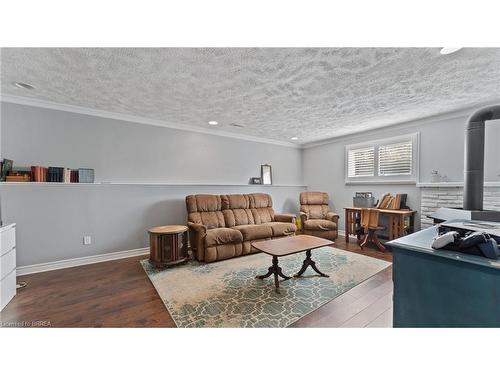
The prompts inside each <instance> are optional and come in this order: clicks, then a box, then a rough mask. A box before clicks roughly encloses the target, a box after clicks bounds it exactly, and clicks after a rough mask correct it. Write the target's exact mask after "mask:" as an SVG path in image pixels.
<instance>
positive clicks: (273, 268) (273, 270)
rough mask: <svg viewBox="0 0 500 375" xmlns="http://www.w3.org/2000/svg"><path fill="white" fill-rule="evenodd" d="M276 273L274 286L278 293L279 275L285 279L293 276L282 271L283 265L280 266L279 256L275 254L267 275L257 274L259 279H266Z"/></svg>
mask: <svg viewBox="0 0 500 375" xmlns="http://www.w3.org/2000/svg"><path fill="white" fill-rule="evenodd" d="M271 275H274V286H275V288H276V293H279V292H280V291H279V287H280V282H279V278H278V277H282V278H283V279H284V280H288V279H291V277H288V276H285V275H284V274H283V272H281V267H280V266H278V257H277V256H273V265H272V266H271V267H269V269H268V271H267V273H266V274H265V275H258V276H255V278H257V279H260V280H262V279H266V278H268V277H269V276H271Z"/></svg>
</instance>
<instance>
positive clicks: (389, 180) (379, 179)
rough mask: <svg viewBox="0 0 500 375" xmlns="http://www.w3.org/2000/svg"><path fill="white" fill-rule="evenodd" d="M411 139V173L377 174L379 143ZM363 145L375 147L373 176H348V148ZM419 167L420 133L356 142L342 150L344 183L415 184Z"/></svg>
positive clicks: (356, 147)
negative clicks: (403, 174) (401, 174)
mask: <svg viewBox="0 0 500 375" xmlns="http://www.w3.org/2000/svg"><path fill="white" fill-rule="evenodd" d="M408 140H411V141H412V142H413V147H412V151H413V155H412V159H413V166H412V174H411V175H409V176H379V175H378V170H379V165H378V147H379V146H381V145H388V144H392V143H399V142H404V141H408ZM364 147H375V166H374V168H375V171H374V172H375V176H369V177H349V174H348V167H349V166H348V158H349V156H348V154H349V150H355V149H358V148H364ZM419 167H420V133H412V134H405V135H401V136H397V137H391V138H383V139H376V140H373V141H367V142H362V143H356V144H351V145H346V146H345V152H344V176H345V184H346V185H363V184H371V185H385V184H416V183H417V181H418V180H419V169H420V168H419Z"/></svg>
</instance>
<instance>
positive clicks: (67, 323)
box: [0, 237, 392, 327]
mask: <svg viewBox="0 0 500 375" xmlns="http://www.w3.org/2000/svg"><path fill="white" fill-rule="evenodd" d="M334 246H335V247H337V248H339V249H343V250H348V251H352V252H355V253H358V254H362V255H367V256H371V257H375V258H378V259H384V260H387V261H389V262H391V261H392V254H391V253H390V252H385V253H382V252H380V251H379V250H377V249H376V248H372V247H366V248H365V249H364V250H361V249H360V248H359V247H358V246H357V244H356V241H355V240H353V239H351V241H350V242H349V243H346V242H345V240H344V238H343V237H340V238H339V239H338V240H337V241H336V242H335V245H334ZM144 258H145V257H134V258H127V259H120V260H115V261H109V262H103V263H96V264H90V265H85V266H80V267H73V268H66V269H62V270H56V271H49V272H43V273H38V274H32V275H26V276H19V277H18V281H26V282H27V283H28V286H27V287H26V288H25V289H20V290H18V294H17V296H16V297H15V298H14V299H13V300H12V301H11V302H10V303H9V304H8V305H7V307H6V308H5V309H4V311H2V313H1V316H0V320H1V321H2V322H3V323H4V324H5V323H9V322H22V321H26V322H30V321H48V322H50V324H51V326H52V327H175V323H174V321H173V319H172V318H171V316H170V314H169V313H168V311H167V309H166V308H165V306H164V304H163V302H162V301H161V299H160V297H159V296H158V294H157V293H156V290H155V289H154V287H153V285H152V284H151V282H150V281H149V279H148V277H147V275H146V273H145V272H144V270H143V269H142V267H141V265H140V264H139V260H140V259H144ZM391 273H392V267H389V268H387V269H386V270H384V271H382V272H379V273H378V274H377V275H374V276H373V277H371V278H370V279H368V280H366V281H365V282H363V283H361V284H359V285H357V286H355V287H354V288H353V289H351V290H349V291H347V292H346V293H344V294H342V295H340V296H339V297H337V298H335V299H334V300H332V301H330V302H329V303H327V304H325V305H324V306H322V307H321V308H319V309H318V310H316V311H314V312H312V313H311V314H309V315H306V316H304V317H303V318H301V319H300V320H299V321H297V322H296V323H294V324H293V325H292V326H294V327H336V326H339V325H342V324H344V323H346V322H348V321H349V319H354V320H352V322H355V321H356V320H360V321H361V320H363V321H370V322H369V323H367V324H368V326H392V309H391V310H390V311H389V310H386V311H384V312H382V313H380V309H381V306H382V302H377V301H379V300H381V299H383V298H384V296H387V295H388V294H390V293H392V280H391V277H392V275H391ZM374 305H375V306H374ZM363 311H365V312H363ZM377 313H378V314H377ZM360 314H361V315H360ZM372 315H373V316H372ZM356 316H358V318H355V317H356ZM389 318H390V319H389ZM370 319H371V320H370Z"/></svg>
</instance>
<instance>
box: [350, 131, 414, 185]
mask: <svg viewBox="0 0 500 375" xmlns="http://www.w3.org/2000/svg"><path fill="white" fill-rule="evenodd" d="M418 140H419V134H418V133H415V134H409V135H405V136H399V137H393V138H385V139H379V140H376V141H370V142H364V143H358V144H355V145H349V146H346V153H345V156H346V166H345V170H346V174H345V180H346V183H391V182H392V183H401V182H411V183H413V182H416V180H417V172H418V170H417V168H418Z"/></svg>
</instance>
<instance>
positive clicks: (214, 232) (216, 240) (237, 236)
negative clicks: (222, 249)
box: [205, 228, 243, 247]
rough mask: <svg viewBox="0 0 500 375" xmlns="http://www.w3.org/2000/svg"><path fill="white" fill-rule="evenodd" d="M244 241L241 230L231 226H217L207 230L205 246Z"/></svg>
mask: <svg viewBox="0 0 500 375" xmlns="http://www.w3.org/2000/svg"><path fill="white" fill-rule="evenodd" d="M235 242H243V236H242V234H241V232H239V231H237V230H234V229H231V228H215V229H209V230H207V236H206V237H205V246H207V247H209V246H216V245H223V244H227V243H235Z"/></svg>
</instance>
